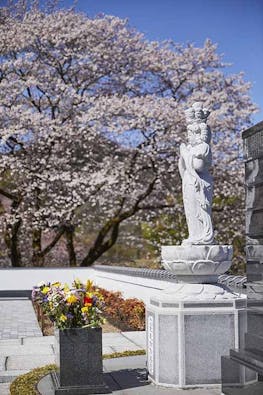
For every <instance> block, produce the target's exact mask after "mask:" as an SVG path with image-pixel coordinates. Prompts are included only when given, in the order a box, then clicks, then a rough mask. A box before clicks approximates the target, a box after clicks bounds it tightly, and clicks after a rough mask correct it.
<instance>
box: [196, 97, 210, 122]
mask: <svg viewBox="0 0 263 395" xmlns="http://www.w3.org/2000/svg"><path fill="white" fill-rule="evenodd" d="M192 109H193V111H194V114H195V120H196V121H197V122H198V121H199V122H205V121H206V120H207V117H208V115H209V114H210V112H209V111H208V110H207V109H206V108H204V107H203V103H201V102H196V103H194V104H193V105H192Z"/></svg>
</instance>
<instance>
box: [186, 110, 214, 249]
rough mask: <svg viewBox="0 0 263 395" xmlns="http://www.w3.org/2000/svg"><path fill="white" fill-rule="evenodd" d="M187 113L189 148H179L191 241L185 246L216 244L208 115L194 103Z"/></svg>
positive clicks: (187, 146)
mask: <svg viewBox="0 0 263 395" xmlns="http://www.w3.org/2000/svg"><path fill="white" fill-rule="evenodd" d="M185 113H186V120H187V132H188V144H187V145H186V144H184V143H182V144H181V146H180V159H179V171H180V175H181V178H182V182H183V201H184V209H185V216H186V221H187V226H188V232H189V237H188V239H186V240H184V241H183V243H182V245H189V244H190V245H193V244H194V245H207V244H213V242H214V231H213V225H212V220H211V207H212V197H213V178H212V176H211V174H210V173H209V168H210V167H211V163H212V154H211V148H210V145H209V143H210V140H211V132H210V128H209V126H208V125H207V124H206V119H207V117H208V115H209V112H208V110H206V109H204V108H203V107H202V104H201V103H195V104H193V106H192V107H191V108H190V109H188V110H186V112H185Z"/></svg>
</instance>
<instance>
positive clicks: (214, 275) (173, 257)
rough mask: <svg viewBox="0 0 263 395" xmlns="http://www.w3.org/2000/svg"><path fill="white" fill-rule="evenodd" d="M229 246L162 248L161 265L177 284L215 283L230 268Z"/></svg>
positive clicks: (230, 247) (231, 250) (231, 253)
mask: <svg viewBox="0 0 263 395" xmlns="http://www.w3.org/2000/svg"><path fill="white" fill-rule="evenodd" d="M232 255H233V248H232V246H230V245H191V246H189V245H180V246H163V247H162V264H163V266H164V267H165V269H166V270H168V271H170V272H172V273H174V274H176V277H177V280H178V282H185V283H200V284H201V283H216V282H217V279H218V276H219V274H223V273H225V272H226V271H227V270H228V269H229V268H230V266H231V263H232V262H231V259H232Z"/></svg>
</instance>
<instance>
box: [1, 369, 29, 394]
mask: <svg viewBox="0 0 263 395" xmlns="http://www.w3.org/2000/svg"><path fill="white" fill-rule="evenodd" d="M29 370H30V369H27V370H24V369H23V370H17V369H12V370H8V371H7V370H0V383H11V382H12V381H13V380H14V379H15V378H16V377H17V376H21V375H22V374H25V373H28V372H29ZM0 394H1V395H2V392H1V391H0Z"/></svg>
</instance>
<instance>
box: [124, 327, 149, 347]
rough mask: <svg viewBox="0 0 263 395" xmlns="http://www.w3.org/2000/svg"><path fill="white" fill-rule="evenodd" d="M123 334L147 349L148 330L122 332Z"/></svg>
mask: <svg viewBox="0 0 263 395" xmlns="http://www.w3.org/2000/svg"><path fill="white" fill-rule="evenodd" d="M122 335H123V336H124V337H126V338H127V339H129V340H130V341H132V342H133V343H134V344H136V345H137V346H138V347H139V348H142V349H143V350H145V349H146V332H145V331H141V332H138V331H134V332H122Z"/></svg>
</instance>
